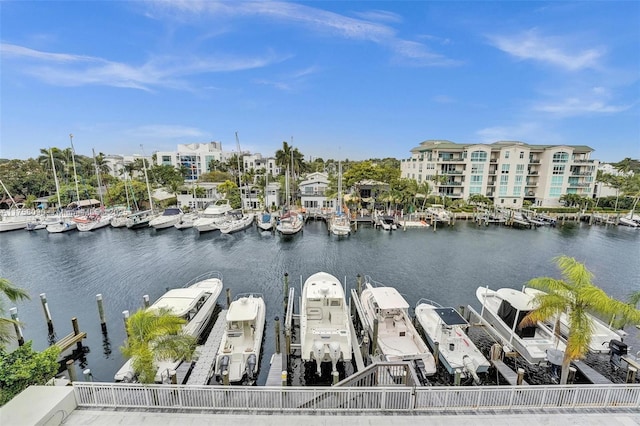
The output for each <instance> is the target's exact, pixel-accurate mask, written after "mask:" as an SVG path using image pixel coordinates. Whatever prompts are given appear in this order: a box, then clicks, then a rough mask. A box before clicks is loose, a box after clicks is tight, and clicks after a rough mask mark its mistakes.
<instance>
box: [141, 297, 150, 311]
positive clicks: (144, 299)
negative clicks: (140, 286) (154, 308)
mask: <svg viewBox="0 0 640 426" xmlns="http://www.w3.org/2000/svg"><path fill="white" fill-rule="evenodd" d="M142 306H144V308H145V309H147V308H148V307H149V295H148V294H145V295H144V296H142Z"/></svg>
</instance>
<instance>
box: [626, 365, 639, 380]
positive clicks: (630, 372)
mask: <svg viewBox="0 0 640 426" xmlns="http://www.w3.org/2000/svg"><path fill="white" fill-rule="evenodd" d="M637 373H638V369H637V368H635V367H633V366H631V365H630V366H629V370H628V371H627V383H634V382H635V381H636V374H637Z"/></svg>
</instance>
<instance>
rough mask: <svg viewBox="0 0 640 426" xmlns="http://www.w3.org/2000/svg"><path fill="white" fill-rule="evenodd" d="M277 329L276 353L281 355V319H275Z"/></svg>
mask: <svg viewBox="0 0 640 426" xmlns="http://www.w3.org/2000/svg"><path fill="white" fill-rule="evenodd" d="M274 322H275V327H276V331H275V334H276V353H277V354H280V318H278V317H275V318H274Z"/></svg>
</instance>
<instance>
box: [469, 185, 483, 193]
mask: <svg viewBox="0 0 640 426" xmlns="http://www.w3.org/2000/svg"><path fill="white" fill-rule="evenodd" d="M469 194H482V187H481V186H470V187H469Z"/></svg>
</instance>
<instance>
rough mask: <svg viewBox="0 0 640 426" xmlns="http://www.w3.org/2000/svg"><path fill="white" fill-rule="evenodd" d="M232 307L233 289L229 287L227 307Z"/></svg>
mask: <svg viewBox="0 0 640 426" xmlns="http://www.w3.org/2000/svg"><path fill="white" fill-rule="evenodd" d="M230 307H231V289H230V288H227V309H229V308H230Z"/></svg>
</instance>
